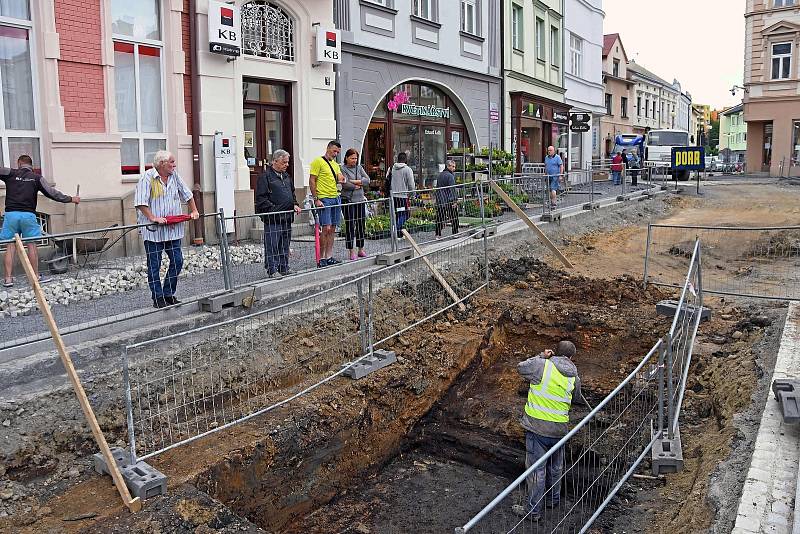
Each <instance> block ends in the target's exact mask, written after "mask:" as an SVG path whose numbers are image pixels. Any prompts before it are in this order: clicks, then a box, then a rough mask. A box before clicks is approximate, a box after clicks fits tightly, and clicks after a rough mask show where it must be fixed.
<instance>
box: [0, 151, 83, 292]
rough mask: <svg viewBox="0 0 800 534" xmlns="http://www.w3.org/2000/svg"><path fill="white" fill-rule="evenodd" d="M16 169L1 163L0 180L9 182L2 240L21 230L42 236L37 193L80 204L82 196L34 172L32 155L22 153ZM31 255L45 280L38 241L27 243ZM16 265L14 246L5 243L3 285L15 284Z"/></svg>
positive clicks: (11, 237)
mask: <svg viewBox="0 0 800 534" xmlns="http://www.w3.org/2000/svg"><path fill="white" fill-rule="evenodd" d="M17 167H18V168H17V169H9V168H6V167H0V180H2V181H3V183H5V184H6V214H5V216H4V218H3V229H2V231H0V241H6V240H9V239H14V235H15V234H19V235H20V236H22V238H23V239H25V238H31V237H41V235H42V228H41V227H40V226H39V222H38V221H37V220H36V203H37V201H38V198H39V197H38V193H40V192H41V193H42V194H43V195H44V196H46V197H47V198H49V199H52V200H55V201H56V202H63V203H65V204H66V203H69V202H72V203H73V204H78V203H79V202H80V201H81V199H80V197H77V196H75V197H71V196H69V195H65V194H64V193H62V192H60V191H58V190H57V189H55V188H54V187H53V186H51V185H50V184H49V183H47V181H46V180H45V179H44V178H42V177H41V176H40V175H38V174H36V173H35V172H33V160H32V159H31V157H30V156H27V155H22V156H20V157H19V159H17ZM28 258H29V259H30V261H31V265H33V272H34V273H36V274H37V276H38V277H39V281H40V282H46V280H44V279H43V277H42V276H41V275H39V266H38V265H39V255H38V254H37V252H36V243H28ZM13 266H14V246H13V245H11V244H9V245H7V246H6V255H5V261H4V267H5V278H4V279H3V287H12V286H13V285H14V279H13V278H12V276H11V271H12V270H13Z"/></svg>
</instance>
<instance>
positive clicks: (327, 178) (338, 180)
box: [308, 141, 344, 267]
mask: <svg viewBox="0 0 800 534" xmlns="http://www.w3.org/2000/svg"><path fill="white" fill-rule="evenodd" d="M341 151H342V145H340V144H339V142H338V141H331V142H330V143H328V148H327V150H326V151H325V155H324V156H320V157H318V158H316V159H315V160H314V161H312V162H311V173H310V174H311V175H310V176H309V179H308V186H309V188H310V189H311V196H313V197H314V206H315V207H316V208H318V209H317V216H318V217H319V225H320V227H322V235H321V236H320V240H319V241H320V243H319V250H320V252H319V253H320V260H319V264H318V267H327V266H328V265H335V264H337V263H341V261H339V260H337V259H335V258H334V257H333V240H334V237H335V235H334V234H335V232H336V227H337V226H338V225H339V222H340V221H341V220H342V211H341V200H340V198H339V184H342V183H344V175H342V170H341V168H340V167H339V164H338V163H336V157H337V156H338V155H339V152H341Z"/></svg>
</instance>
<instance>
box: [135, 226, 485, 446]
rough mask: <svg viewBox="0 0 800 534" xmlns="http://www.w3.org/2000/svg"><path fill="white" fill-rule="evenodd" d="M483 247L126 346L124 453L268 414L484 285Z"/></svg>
mask: <svg viewBox="0 0 800 534" xmlns="http://www.w3.org/2000/svg"><path fill="white" fill-rule="evenodd" d="M486 258H487V256H486V249H485V246H484V243H482V242H480V241H478V240H475V239H471V238H465V239H462V240H461V241H460V242H457V243H454V244H453V245H452V246H449V247H446V248H441V249H438V250H435V251H433V252H429V253H427V254H425V255H424V257H423V256H418V257H415V258H413V259H410V260H407V261H405V262H403V263H400V264H397V265H394V266H391V267H386V268H383V269H380V270H377V271H374V272H372V273H370V274H368V275H366V276H363V277H360V278H358V279H355V280H352V281H350V282H347V283H344V284H341V285H338V286H336V287H332V288H330V289H327V290H324V291H321V292H318V293H316V294H314V295H311V296H308V297H305V298H302V299H299V300H296V301H294V302H291V303H288V304H284V305H280V306H276V307H272V308H269V309H265V310H262V311H258V312H256V313H253V314H250V315H248V316H245V317H241V318H236V319H231V320H228V321H224V322H221V323H217V324H213V325H208V326H204V327H201V328H195V329H192V330H188V331H184V332H180V333H177V334H173V335H166V336H162V337H159V338H156V339H151V340H147V341H145V342H142V343H136V344H131V345H128V346H126V347H125V349H124V353H123V361H124V370H123V376H124V383H125V391H126V402H127V422H128V434H129V440H130V449H131V455H132V457H133V458H138V459H146V458H150V457H152V456H154V455H156V454H159V453H161V452H163V451H166V450H168V449H171V448H174V447H177V446H179V445H181V444H185V443H188V442H191V441H194V440H196V439H198V438H200V437H203V436H206V435H208V434H210V433H213V432H217V431H219V430H222V429H224V428H227V427H230V426H232V425H235V424H238V423H241V422H243V421H246V420H248V419H250V418H252V417H256V416H258V415H260V414H263V413H266V412H268V411H271V410H274V409H276V408H279V407H281V406H284V405H285V404H287V403H289V402H291V401H292V400H294V399H296V398H298V397H300V396H302V395H305V394H307V393H308V392H310V391H312V390H314V389H316V388H318V387H320V386H322V385H324V384H326V383H327V382H329V381H331V380H333V379H334V378H336V377H338V376H340V375H342V374H343V373H344V372H345V371H346V369H347V368H348V367H350V366H351V365H352V364H354V363H356V362H359V361H361V360H363V359H365V358H368V357H369V356H371V355H372V354H373V353H374V351H375V350H376V349H378V348H380V347H382V346H384V345H385V344H386V343H387V342H388V341H389V340H391V339H393V338H394V337H396V336H398V335H399V334H401V333H403V332H405V331H407V330H409V329H411V328H414V327H415V326H417V325H419V324H422V323H423V322H425V321H428V320H430V319H431V318H433V317H435V316H437V315H439V314H441V313H443V312H444V311H446V310H449V309H451V308H452V307H453V306H455V305H456V302H454V300H453V299H452V298H451V297H450V295H449V294H448V293H447V292H446V291H445V290H444V289H443V288H442V286H441V285H440V284H439V282H438V281H436V280H435V279H434V278H433V276H432V275H431V273H430V271H429V269H428V267H427V266H426V264H425V261H424V260H425V259H427V260H428V261H430V262H431V263H432V264H433V265H435V266H436V267H437V268H438V269H439V271H440V273H441V274H442V276H443V277H444V278H445V279H446V280H447V281H448V283H449V284H450V286H451V288H452V289H453V290H454V291H455V292H456V294H457V296H458V297H459V300H458V302H463V301H465V300H466V299H468V298H469V297H471V296H472V295H474V294H475V293H476V292H477V291H479V290H480V289H482V288H484V287H486V273H487V272H488V267H487V260H486Z"/></svg>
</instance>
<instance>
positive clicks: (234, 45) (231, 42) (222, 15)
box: [208, 0, 242, 56]
mask: <svg viewBox="0 0 800 534" xmlns="http://www.w3.org/2000/svg"><path fill="white" fill-rule="evenodd" d="M239 28H241V23H240V22H239V8H238V7H236V6H235V5H233V4H224V3H222V2H218V1H217V0H208V49H209V51H210V52H213V53H215V54H223V55H226V56H238V55H240V54H241V49H242V36H241V34H240V33H239Z"/></svg>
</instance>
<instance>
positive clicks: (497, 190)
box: [489, 180, 575, 269]
mask: <svg viewBox="0 0 800 534" xmlns="http://www.w3.org/2000/svg"><path fill="white" fill-rule="evenodd" d="M489 185H490V186H491V187H492V189H494V192H495V193H497V194H498V195H499V196H500V198H502V199H503V201H505V203H506V204H508V206H509V207H510V208H511V209H512V210H513V211H514V213H516V214H517V216H518V217H519V218H520V219H522V220H523V221H525V224H527V225H528V227H529V228H530V229H531V230H533V231H534V233H536V235H537V236H538V237H539V240H540V241H541V242H542V243H544V245H545V246H546V247H547V248H549V249H550V250H551V251H552V252H553V254H555V255H556V257H557V258H558V259H559V260H561V263H563V264H564V266H566V267H568V268H569V269H574V268H575V266H574V265H572V263H570V261H569V260H568V259H567V257H566V256H564V255H563V254H562V253H561V251H560V250H558V249H557V248H556V246H555V245H554V244H553V242H552V241H550V240H549V239H548V238H547V236H546V235H544V232H542V231H541V230H540V229H539V227H538V226H536V224H535V223H534V222H533V221H532V220H531V219H530V217H528V216H527V215H526V214H525V212H524V211H522V208H520V207H519V206H517V203H516V202H514V201H513V200H511V197H510V196H508V194H507V193H506V192H505V191H503V190H502V189H501V188H500V186H499V185H497V183H495V181H494V180H489Z"/></svg>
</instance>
